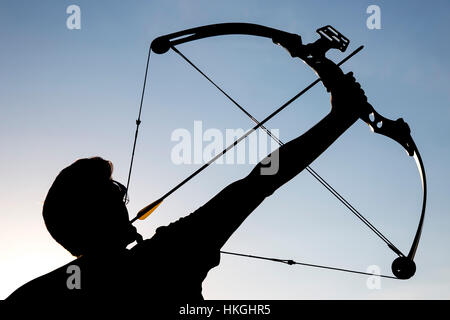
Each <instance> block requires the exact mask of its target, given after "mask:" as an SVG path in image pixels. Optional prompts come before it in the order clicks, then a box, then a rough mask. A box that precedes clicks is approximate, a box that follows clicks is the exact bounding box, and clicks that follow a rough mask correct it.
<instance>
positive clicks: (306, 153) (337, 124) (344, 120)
mask: <svg viewBox="0 0 450 320" xmlns="http://www.w3.org/2000/svg"><path fill="white" fill-rule="evenodd" d="M366 101H367V99H366V97H365V95H364V91H362V90H361V89H360V85H359V84H358V83H357V82H355V80H354V78H353V76H352V74H351V73H350V74H348V75H346V76H344V77H343V78H342V82H341V84H340V85H339V88H335V89H334V90H332V110H331V112H330V113H329V114H328V115H326V116H325V117H324V118H323V119H322V120H321V121H319V122H318V123H317V124H316V125H314V126H313V127H312V128H311V129H310V130H308V131H307V132H306V133H304V134H303V135H301V136H300V137H298V138H296V139H294V140H292V141H290V142H288V143H286V144H284V145H283V146H281V147H280V148H279V149H277V150H276V151H274V152H273V153H272V154H270V155H269V156H268V157H267V158H266V159H264V160H263V161H262V162H260V163H259V164H257V165H256V167H255V168H254V169H253V170H252V171H251V173H250V174H249V175H248V176H247V177H245V178H244V179H241V180H238V181H236V182H234V183H232V184H230V185H229V186H228V187H226V188H225V189H223V190H222V191H221V192H220V193H218V194H217V195H216V196H215V197H214V198H212V199H211V200H210V201H208V202H207V203H206V204H205V205H204V206H202V207H201V208H199V209H198V210H197V211H195V212H194V213H192V214H191V215H190V218H192V219H193V220H194V221H195V220H196V221H197V223H198V224H197V223H196V224H195V225H196V227H198V228H200V229H196V230H195V231H193V232H197V233H198V236H199V237H200V239H201V238H204V240H202V241H205V243H207V244H208V245H213V246H214V247H216V248H221V247H222V246H223V245H224V244H225V242H226V241H227V240H228V238H229V237H230V236H231V235H232V234H233V232H234V231H235V230H236V229H237V228H238V227H239V226H240V225H241V223H242V222H243V221H244V220H245V219H246V218H247V216H248V215H249V214H250V213H251V212H252V211H253V210H254V209H255V208H256V207H258V205H259V204H261V202H262V201H263V200H264V199H265V198H266V197H268V196H270V195H271V194H272V193H273V192H274V191H275V190H276V189H278V188H279V187H281V186H282V185H283V184H285V183H286V182H288V181H289V180H291V179H292V178H293V177H295V176H296V175H297V174H299V173H300V172H301V171H302V170H304V169H305V168H306V167H307V166H308V165H309V164H311V163H312V162H313V161H314V160H315V159H316V158H317V157H319V156H320V155H321V154H322V153H323V152H324V151H325V150H326V149H327V148H328V147H329V146H331V145H332V144H333V142H334V141H336V139H337V138H339V136H341V135H342V134H343V133H344V132H345V131H346V130H347V129H348V128H350V127H351V126H352V125H353V124H354V123H355V122H356V121H357V120H358V106H361V104H362V103H364V102H366ZM268 161H272V163H270V168H268V166H267V162H268Z"/></svg>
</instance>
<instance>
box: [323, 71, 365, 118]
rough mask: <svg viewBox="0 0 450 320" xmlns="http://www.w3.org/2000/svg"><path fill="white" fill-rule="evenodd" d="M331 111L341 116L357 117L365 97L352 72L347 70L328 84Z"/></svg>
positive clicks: (363, 104)
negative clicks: (330, 84) (331, 83)
mask: <svg viewBox="0 0 450 320" xmlns="http://www.w3.org/2000/svg"><path fill="white" fill-rule="evenodd" d="M330 92H331V112H332V113H335V114H338V115H339V116H341V117H356V118H359V117H360V115H361V113H362V110H364V106H365V105H366V104H367V97H366V95H365V94H364V90H363V89H361V85H360V84H359V83H358V82H356V80H355V77H353V72H349V73H347V74H345V75H343V76H342V77H340V78H339V80H338V81H335V82H334V83H333V85H332V86H330Z"/></svg>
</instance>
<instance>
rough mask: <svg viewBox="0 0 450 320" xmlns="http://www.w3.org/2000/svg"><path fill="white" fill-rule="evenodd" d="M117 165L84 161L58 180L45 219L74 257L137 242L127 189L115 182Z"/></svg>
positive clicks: (103, 161)
mask: <svg viewBox="0 0 450 320" xmlns="http://www.w3.org/2000/svg"><path fill="white" fill-rule="evenodd" d="M112 172H113V165H112V163H111V162H110V161H106V160H104V159H102V158H99V157H95V158H88V159H80V160H77V161H76V162H74V163H73V164H71V165H70V166H68V167H67V168H65V169H63V170H62V171H61V172H60V173H59V175H58V176H57V177H56V179H55V181H54V182H53V185H52V186H51V188H50V190H49V192H48V194H47V197H46V199H45V202H44V208H43V212H42V214H43V217H44V221H45V225H46V226H47V229H48V231H49V232H50V234H51V235H52V237H53V238H54V239H55V240H56V241H57V242H58V243H59V244H61V245H62V246H63V247H64V248H66V249H67V250H69V251H70V253H71V254H72V255H74V256H81V255H86V254H98V253H102V252H111V251H115V250H120V249H124V248H125V247H126V246H127V245H128V244H129V243H131V242H133V241H134V240H135V239H136V235H137V234H136V229H135V228H134V227H133V226H131V224H130V223H129V217H128V211H127V208H126V206H125V199H124V198H125V195H126V188H125V187H124V186H123V185H121V184H120V183H118V182H116V181H114V180H112Z"/></svg>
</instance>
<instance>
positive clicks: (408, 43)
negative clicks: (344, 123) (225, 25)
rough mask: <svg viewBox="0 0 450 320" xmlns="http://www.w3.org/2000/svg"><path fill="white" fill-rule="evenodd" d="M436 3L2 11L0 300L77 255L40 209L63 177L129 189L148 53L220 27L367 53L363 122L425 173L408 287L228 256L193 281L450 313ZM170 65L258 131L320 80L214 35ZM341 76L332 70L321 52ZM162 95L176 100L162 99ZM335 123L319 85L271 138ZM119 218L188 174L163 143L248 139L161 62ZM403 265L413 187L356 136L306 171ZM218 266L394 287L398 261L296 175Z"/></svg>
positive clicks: (402, 168) (376, 144) (229, 175)
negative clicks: (404, 131)
mask: <svg viewBox="0 0 450 320" xmlns="http://www.w3.org/2000/svg"><path fill="white" fill-rule="evenodd" d="M71 4H76V5H78V6H80V8H81V29H80V30H69V29H67V28H66V19H67V17H68V15H67V14H66V8H67V7H68V6H69V5H71ZM371 4H375V5H378V6H379V7H380V9H381V29H380V30H369V29H368V28H367V27H366V19H367V17H368V14H367V13H366V8H367V7H368V6H369V5H371ZM449 7H450V5H449V3H448V1H433V5H430V3H429V2H428V3H427V2H425V1H395V2H394V1H345V2H343V1H128V2H124V1H95V2H94V1H76V2H74V1H39V2H31V1H2V2H1V3H0V39H1V50H0V70H1V72H0V108H1V109H0V110H1V116H0V150H1V155H2V156H1V158H0V176H1V178H2V184H1V185H0V261H1V264H0V298H4V297H6V296H8V294H9V293H11V292H12V291H13V290H14V289H15V288H17V287H18V286H20V285H21V284H23V283H25V282H27V281H29V280H31V279H32V278H34V277H36V276H39V275H41V274H44V273H46V272H48V271H50V270H53V269H55V268H57V267H59V266H61V265H63V264H65V263H67V262H69V261H71V259H72V257H71V256H70V254H68V253H67V252H66V251H65V250H64V249H63V248H61V247H60V246H59V245H58V244H57V243H56V242H54V241H53V239H52V238H51V237H50V236H49V234H48V233H47V231H46V229H45V226H44V224H43V220H42V217H41V210H42V202H43V200H44V198H45V195H46V192H47V190H48V188H49V187H50V185H51V183H52V182H53V179H54V178H55V176H56V175H57V174H58V172H59V171H60V170H61V169H62V168H64V167H65V166H67V165H69V164H70V163H72V162H73V161H75V160H76V159H78V158H81V157H88V156H94V155H99V156H102V157H104V158H105V159H109V160H111V161H113V163H114V166H115V173H114V177H115V178H116V179H117V180H119V181H122V182H124V181H126V175H127V170H128V165H129V158H130V153H131V146H132V139H133V135H134V121H135V119H136V116H137V108H138V103H139V99H140V90H141V85H142V79H143V75H144V67H145V59H146V54H147V50H148V46H149V44H150V42H151V40H153V39H154V38H155V37H157V36H160V35H163V34H167V33H171V32H175V31H178V30H182V29H186V28H191V27H196V26H200V25H206V24H212V23H221V22H250V23H258V24H262V25H266V26H270V27H274V28H278V29H282V30H285V31H289V32H293V33H298V34H300V35H302V38H303V40H304V42H310V41H314V40H315V39H316V38H317V35H316V34H315V30H316V29H317V28H318V27H321V26H323V25H327V24H330V25H333V26H334V27H336V28H337V29H338V30H339V31H341V32H342V33H343V34H344V35H346V36H347V37H348V38H350V40H351V43H350V48H349V50H353V49H355V48H357V47H358V46H359V45H364V46H365V49H364V50H363V51H362V52H361V53H359V54H358V55H357V56H355V57H354V58H352V59H351V60H350V61H349V62H348V63H347V64H346V65H345V66H344V67H343V70H344V71H346V72H348V71H353V72H354V73H355V77H356V78H357V80H358V81H359V82H360V83H361V85H362V87H363V88H364V90H365V91H366V94H367V97H368V99H369V101H370V102H371V103H372V105H373V106H374V107H375V109H376V110H377V111H378V112H379V113H381V114H382V115H384V116H386V117H388V118H391V119H396V118H398V117H403V118H404V119H405V120H406V121H407V122H408V123H409V125H410V127H411V129H412V135H413V138H414V139H415V141H416V143H417V145H418V146H419V149H420V150H421V153H422V156H423V158H424V162H425V166H426V170H427V175H428V179H429V202H428V210H427V216H426V221H425V225H424V230H423V239H422V241H421V243H420V245H419V249H418V252H417V255H416V263H417V267H418V271H417V274H416V276H415V277H414V278H412V279H410V280H408V281H404V282H401V281H395V280H382V281H381V288H380V289H377V290H371V289H368V287H367V285H366V280H367V279H366V277H361V276H355V275H349V274H342V273H338V272H332V271H322V270H317V269H308V268H304V267H289V266H285V265H278V264H275V263H270V262H262V261H252V260H245V259H242V258H235V257H227V256H223V257H222V262H221V264H220V266H219V267H217V268H215V269H213V270H212V271H211V272H210V273H209V275H208V278H207V279H206V281H205V283H204V296H205V298H209V299H241V298H242V299H322V298H323V299H408V298H421V299H449V298H450V272H449V271H450V255H449V253H448V248H447V245H448V243H449V242H450V234H449V231H448V230H450V228H449V227H450V217H449V215H448V208H449V202H450V200H449V199H448V195H447V194H448V190H449V183H448V181H449V178H450V174H449V173H450V170H449V169H448V163H449V148H448V146H449V144H448V137H449V136H450V129H449V126H448V123H449V120H450V114H449V110H450V109H449V101H450V99H449V98H450V94H449V88H448V84H449V62H448V50H449V49H450V48H449V41H448V35H447V30H449V29H450V28H449V27H450V26H449V24H450V22H449V21H450V19H449V18H450V17H449V15H450V10H449ZM179 49H180V50H181V51H182V52H183V53H185V54H186V55H187V56H188V57H190V58H191V59H192V60H193V61H194V62H196V63H197V64H198V65H199V66H200V67H201V68H202V69H203V70H205V71H206V72H207V73H208V74H209V75H211V76H212V78H213V79H214V80H216V81H217V82H218V83H219V84H220V85H223V87H224V88H225V89H226V90H227V91H228V92H229V93H230V94H231V96H233V97H234V98H236V99H237V100H238V101H239V102H240V103H241V104H242V105H244V106H246V107H247V108H248V110H249V111H250V112H251V113H252V114H253V115H254V116H255V117H256V118H258V119H263V118H264V117H265V116H266V115H268V114H270V113H271V111H273V110H274V109H275V108H276V107H278V106H279V105H281V104H282V103H283V102H284V101H286V100H287V99H288V98H290V97H291V96H293V95H294V94H296V93H297V92H298V91H300V90H301V89H302V88H303V87H304V86H306V85H307V84H308V83H309V82H311V81H312V80H314V78H315V75H314V73H313V72H312V71H311V70H309V69H308V68H307V67H306V66H305V65H304V64H303V63H301V61H299V60H298V59H291V58H290V57H289V56H288V55H287V54H286V52H285V51H284V50H281V49H280V48H278V47H276V46H274V45H272V44H271V42H270V41H268V40H267V39H261V38H252V37H239V36H236V37H221V38H214V39H206V40H202V41H197V42H193V43H189V44H185V45H182V46H180V47H179ZM330 57H331V58H332V59H334V60H335V61H337V60H340V59H342V57H343V54H341V53H333V54H330ZM169 89H171V90H169ZM329 108H330V103H329V95H328V94H327V93H326V91H325V90H324V89H323V87H322V86H321V85H317V86H316V87H315V88H314V89H312V90H310V92H308V93H307V94H306V95H305V96H304V97H302V98H301V99H300V100H299V101H297V102H295V103H293V104H292V106H290V107H289V108H288V109H286V110H285V111H283V112H282V113H281V114H280V115H279V116H277V117H276V118H274V119H273V120H271V121H270V122H269V123H268V124H267V126H268V127H269V128H274V129H279V131H280V138H281V139H282V140H283V141H288V140H289V139H292V138H294V137H296V136H298V135H299V134H301V133H302V132H304V131H305V130H307V129H308V128H309V127H311V126H312V125H313V124H314V123H315V122H317V121H318V120H319V119H321V118H322V117H323V116H324V115H325V114H326V113H327V112H328V111H329ZM142 120H143V123H142V127H141V131H140V137H139V141H138V147H137V151H136V152H137V154H136V162H135V167H134V173H133V177H132V181H131V188H130V197H131V202H130V204H129V206H128V207H129V211H130V215H131V216H134V213H136V212H137V211H138V210H139V209H140V208H142V207H143V206H145V205H146V204H148V203H149V202H152V201H153V200H155V199H156V198H158V197H159V196H161V195H162V194H163V193H165V192H166V191H167V190H168V189H169V188H171V187H172V186H174V185H175V184H176V183H177V182H178V181H179V180H181V179H182V178H184V177H186V176H187V175H189V174H190V173H191V172H192V171H194V170H195V169H196V168H197V167H198V165H195V164H192V165H175V164H173V163H172V161H171V158H170V152H171V150H172V148H173V147H174V142H173V141H171V140H170V136H171V134H172V132H173V131H174V130H175V129H178V128H185V129H187V130H190V131H192V130H193V125H194V121H195V120H200V121H202V123H203V127H204V128H205V129H206V128H216V129H219V130H223V131H224V130H226V129H230V128H231V129H233V128H244V129H248V128H250V127H251V126H252V123H251V121H250V120H249V119H248V118H247V117H246V116H245V115H243V114H242V113H241V112H240V111H238V110H237V109H235V107H234V106H232V105H231V104H230V102H229V101H227V100H226V99H225V98H224V97H223V96H222V95H221V94H220V93H218V92H217V90H215V89H214V88H213V87H212V86H210V85H209V84H208V83H207V82H206V81H205V80H204V79H203V78H201V77H200V76H199V75H198V74H197V73H196V72H195V71H194V70H193V69H192V68H191V67H189V66H188V65H187V64H186V63H184V62H183V61H181V59H180V58H179V57H178V56H177V55H176V54H174V53H173V52H170V53H167V54H165V55H153V56H152V58H151V61H150V73H149V79H148V86H147V92H146V98H145V101H144V110H143V114H142ZM312 167H313V168H315V169H317V171H319V172H320V173H321V174H322V175H323V176H324V177H325V178H326V179H327V180H328V181H329V183H331V184H332V185H333V186H335V187H336V189H337V190H338V191H340V192H341V193H342V194H343V195H344V196H345V197H347V198H348V199H349V200H350V202H351V203H352V204H353V205H354V206H355V207H357V208H358V209H360V211H361V212H363V214H365V216H366V217H367V218H368V219H369V220H370V221H372V222H373V224H374V225H376V226H377V227H379V228H380V229H381V230H382V231H383V232H384V233H385V234H386V235H387V236H388V238H390V240H391V241H393V242H394V243H395V244H396V245H397V246H398V247H400V248H401V249H402V250H403V251H407V250H408V249H409V246H410V244H411V242H412V239H413V236H414V233H415V230H416V228H417V223H418V219H419V211H420V197H421V189H420V180H419V177H418V173H417V172H416V168H415V163H414V161H413V159H412V158H409V157H407V156H406V155H405V152H404V151H403V150H402V149H401V147H400V146H399V145H397V144H396V143H394V142H392V141H390V140H388V139H387V138H385V137H381V136H377V135H374V134H373V133H371V132H370V130H368V128H367V126H366V125H365V124H364V123H363V122H361V121H359V122H358V123H357V124H355V125H354V126H353V127H352V128H350V129H349V130H348V131H347V132H346V133H345V134H344V135H343V136H342V137H341V138H340V139H339V140H338V141H337V142H336V143H335V144H333V145H332V146H331V147H330V148H329V149H328V150H327V152H326V153H325V154H323V155H322V156H321V157H320V158H319V159H317V161H316V162H314V163H313V165H312ZM251 168H252V166H251V165H250V164H244V165H213V166H211V168H209V169H208V170H206V171H205V172H204V173H202V174H201V175H200V176H198V177H197V178H195V179H194V180H193V181H192V182H191V183H189V184H188V185H186V186H185V187H183V188H182V189H180V190H179V191H177V192H176V193H175V194H174V195H173V196H172V197H171V198H169V199H168V200H167V201H166V202H165V203H164V205H162V206H161V207H160V208H159V209H158V211H157V212H156V213H155V214H154V215H152V216H151V217H150V218H148V219H147V220H145V221H143V222H138V223H137V227H138V229H139V231H140V232H141V233H142V234H143V235H144V236H145V237H151V236H152V234H153V233H154V231H155V229H156V228H157V227H158V226H160V225H165V224H168V223H170V222H171V221H173V220H176V219H177V218H179V217H181V216H184V215H186V214H188V213H189V212H192V211H194V210H195V209H196V208H198V207H199V206H201V205H202V204H203V203H204V202H205V201H207V200H208V199H209V198H211V197H212V196H213V195H214V194H216V193H217V192H218V191H220V190H221V189H222V188H223V187H225V186H226V185H227V184H229V183H231V182H232V181H234V180H236V179H239V178H242V177H243V176H244V175H245V174H247V173H248V172H249V171H250V170H251ZM224 249H226V250H230V251H239V252H244V253H251V254H260V255H266V256H274V257H279V258H292V259H295V260H298V261H305V262H309V263H317V264H327V265H332V266H338V267H343V268H354V269H360V270H366V269H367V267H368V266H370V265H377V266H379V267H380V269H381V272H382V273H390V264H391V262H392V260H393V259H394V258H395V256H394V255H393V253H392V252H391V251H390V250H389V249H388V248H386V246H385V245H384V244H383V243H382V242H381V241H380V240H379V239H378V238H376V237H375V236H374V235H373V234H372V233H369V230H368V229H367V228H366V227H365V226H364V225H362V224H361V223H360V222H359V221H358V220H357V219H356V218H355V217H354V216H353V215H350V214H349V212H348V211H347V210H346V209H345V208H343V206H342V205H340V204H339V203H338V202H337V201H336V200H335V199H334V198H333V197H332V196H331V195H330V194H329V193H328V192H326V190H324V188H323V187H321V186H320V185H319V184H318V183H317V182H316V181H315V180H313V179H312V178H311V177H310V176H309V175H308V174H307V173H306V172H305V173H302V174H300V175H299V176H298V177H297V178H296V179H294V180H293V181H291V182H290V183H289V184H288V185H285V186H283V187H282V188H281V189H280V190H279V191H277V193H275V194H274V195H273V196H272V197H271V198H269V199H267V200H266V201H265V202H264V203H263V204H262V205H261V206H260V207H259V208H258V209H257V210H255V212H254V213H253V214H252V215H251V216H250V217H249V218H248V219H247V220H246V221H245V223H244V224H243V225H242V226H241V228H240V229H239V230H238V231H237V232H236V233H235V234H234V235H233V236H232V238H231V239H230V240H229V241H228V243H227V244H226V246H225V247H224Z"/></svg>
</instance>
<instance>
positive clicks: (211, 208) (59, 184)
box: [7, 73, 367, 305]
mask: <svg viewBox="0 0 450 320" xmlns="http://www.w3.org/2000/svg"><path fill="white" fill-rule="evenodd" d="M328 89H329V91H331V96H332V102H331V106H332V108H331V111H330V112H329V113H328V114H327V115H326V116H325V117H324V118H323V119H322V120H321V121H319V122H318V123H317V124H316V125H314V126H313V127H312V128H311V129H310V130H308V131H307V132H306V133H304V134H303V135H301V136H300V137H298V138H296V139H293V140H292V141H290V142H288V143H286V144H284V145H283V146H281V147H280V148H279V149H278V150H276V151H275V152H278V158H279V167H278V171H277V172H276V173H274V174H272V175H262V174H261V169H262V168H263V167H264V166H265V165H266V163H267V161H266V160H267V159H270V158H266V159H265V160H263V161H262V162H260V163H259V164H257V165H256V166H255V168H254V169H253V170H252V171H251V172H250V174H249V175H248V176H246V177H245V178H243V179H241V180H238V181H236V182H234V183H232V184H230V185H229V186H227V187H226V188H225V189H223V190H222V191H221V192H219V193H218V194H217V195H216V196H215V197H213V198H212V199H211V200H209V201H208V202H207V203H206V204H205V205H203V206H202V207H200V208H199V209H197V210H196V211H195V212H193V213H191V214H189V215H188V216H186V217H184V218H181V219H179V220H178V221H176V222H173V223H171V224H170V225H168V226H163V227H160V228H158V229H157V230H156V233H155V235H154V236H153V237H152V238H150V239H147V240H143V241H139V243H138V244H137V245H135V246H134V247H132V248H131V249H127V248H126V247H127V246H128V245H129V244H131V243H133V242H134V241H135V240H139V239H142V237H141V236H140V235H139V234H138V233H137V231H136V228H135V227H133V226H132V225H131V224H130V222H129V216H128V211H127V208H126V206H125V203H124V195H125V194H126V189H125V187H124V186H123V185H121V184H120V183H118V182H116V181H114V180H113V179H112V172H113V166H112V163H111V162H109V161H106V160H103V159H102V158H99V157H95V158H89V159H80V160H77V161H76V162H74V163H73V164H72V165H70V166H69V167H67V168H65V169H63V170H62V171H61V172H60V173H59V175H58V176H57V177H56V179H55V181H54V183H53V185H52V186H51V188H50V190H49V192H48V194H47V197H46V199H45V203H44V207H43V217H44V220H45V224H46V226H47V229H48V231H49V232H50V234H51V235H52V237H53V238H54V239H55V240H56V241H57V242H58V243H60V244H61V245H62V246H63V247H64V248H66V249H67V250H68V251H69V252H70V253H71V254H72V255H74V256H76V257H77V259H76V260H74V261H72V262H70V263H69V264H67V265H65V266H62V267H60V268H58V269H56V270H54V271H52V272H50V273H48V274H46V275H43V276H41V277H39V278H37V279H34V280H32V281H30V282H29V283H27V284H25V285H24V286H22V287H20V288H19V289H17V290H16V291H15V292H13V293H12V294H11V295H10V296H9V297H8V299H7V301H10V302H20V301H30V300H33V301H43V302H53V301H58V300H64V301H72V299H77V298H81V299H94V300H95V299H100V298H101V299H110V300H111V299H114V301H115V300H121V301H126V300H127V299H132V300H136V299H138V298H142V299H143V300H145V301H146V303H147V304H151V303H154V304H155V305H157V304H158V303H159V302H161V301H164V302H167V301H183V302H184V301H199V300H202V299H203V297H202V282H203V280H204V279H205V277H206V275H207V273H208V272H209V270H210V269H212V268H214V267H215V266H217V265H218V264H219V262H220V249H221V248H222V246H223V245H224V244H225V243H226V241H227V240H228V239H229V238H230V236H231V235H232V234H233V233H234V231H236V229H238V228H239V226H240V225H241V224H242V222H243V221H244V220H245V219H246V218H247V216H248V215H249V214H250V213H251V212H253V210H255V208H257V207H258V206H259V205H260V204H261V203H262V201H263V200H264V199H265V198H267V197H268V196H270V195H271V194H272V193H273V192H274V191H275V190H277V189H278V188H279V187H281V186H282V185H283V184H285V183H286V182H288V181H289V180H291V179H292V178H293V177H295V176H296V175H297V174H298V173H300V172H301V171H302V170H303V169H305V168H306V167H307V166H308V165H309V164H310V163H311V162H313V161H314V160H315V159H316V158H317V157H318V156H319V155H320V154H321V153H322V152H324V151H325V150H326V149H327V148H328V147H329V146H330V145H331V144H332V143H333V142H334V141H335V140H336V139H337V138H338V137H339V136H340V135H341V134H342V133H344V132H345V131H346V130H347V129H348V128H350V127H351V126H352V125H353V124H354V123H355V122H356V121H357V120H358V118H359V115H360V112H361V106H362V105H363V104H364V103H366V102H367V98H366V96H365V94H364V91H363V90H362V89H361V86H360V85H359V83H357V82H356V81H355V78H354V77H353V74H352V73H348V74H346V75H343V76H341V77H340V78H339V79H337V81H333V83H332V84H331V85H330V87H329V88H328ZM269 157H270V155H269ZM69 266H76V267H78V268H79V270H80V271H81V273H80V275H81V277H80V279H81V285H80V287H79V288H70V286H68V284H67V279H68V277H69V276H70V274H68V271H67V270H68V267H69Z"/></svg>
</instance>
